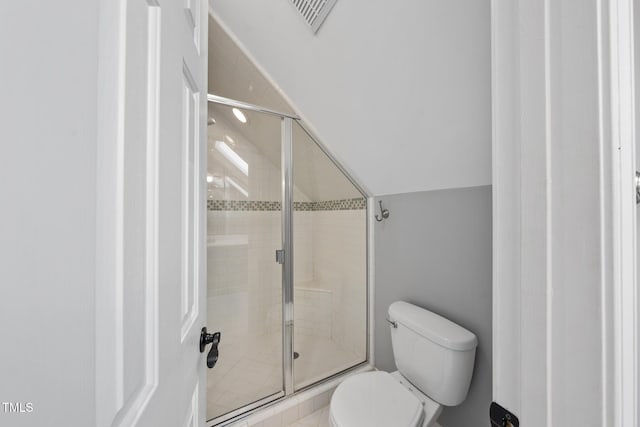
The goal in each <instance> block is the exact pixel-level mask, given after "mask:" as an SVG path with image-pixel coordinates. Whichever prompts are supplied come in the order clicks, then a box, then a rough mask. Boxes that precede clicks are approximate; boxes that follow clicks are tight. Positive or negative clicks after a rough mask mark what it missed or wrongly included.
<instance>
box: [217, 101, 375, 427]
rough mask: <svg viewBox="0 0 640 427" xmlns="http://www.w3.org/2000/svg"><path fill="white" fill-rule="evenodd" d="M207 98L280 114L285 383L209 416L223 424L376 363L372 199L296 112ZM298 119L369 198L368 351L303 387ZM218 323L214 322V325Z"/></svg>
mask: <svg viewBox="0 0 640 427" xmlns="http://www.w3.org/2000/svg"><path fill="white" fill-rule="evenodd" d="M207 101H208V102H211V103H214V104H219V105H224V106H227V107H232V108H239V109H243V110H248V111H253V112H257V113H261V114H267V115H272V116H276V117H279V118H280V120H281V131H280V138H281V145H280V150H281V167H280V169H281V178H282V184H281V192H282V196H281V203H282V210H281V218H282V246H281V249H282V250H284V262H283V263H282V326H283V328H282V334H283V336H282V350H283V352H282V374H283V375H282V378H283V385H282V390H281V391H280V392H278V393H275V394H272V395H270V396H266V397H264V398H262V399H260V400H258V401H255V402H253V403H250V404H248V405H245V406H242V407H240V408H238V409H236V410H234V411H231V412H229V413H227V414H224V415H221V416H219V417H217V418H213V419H211V420H207V426H208V427H212V426H216V427H220V426H224V425H227V424H229V423H232V422H236V421H238V420H239V419H240V418H243V417H247V416H249V415H250V414H252V413H253V412H255V411H257V410H258V409H261V408H264V407H265V406H268V405H272V404H275V403H278V402H280V401H281V400H282V399H285V398H287V397H290V396H292V395H294V394H296V393H300V392H302V391H305V390H308V389H310V388H312V387H316V386H318V385H320V384H323V383H325V382H327V381H330V380H332V379H334V378H336V377H338V376H341V375H344V374H346V373H348V372H351V371H354V370H356V369H359V368H361V367H362V366H365V365H368V364H373V351H372V349H373V337H372V334H371V333H370V328H371V325H372V323H373V322H372V319H371V316H372V312H373V310H372V307H371V305H372V304H373V298H372V292H371V286H372V280H373V279H372V276H373V274H372V271H371V268H372V265H373V263H372V262H371V257H372V256H373V253H372V251H371V250H370V245H371V244H372V242H373V234H372V228H371V226H372V221H371V218H372V211H371V206H372V205H373V204H372V203H371V202H372V200H373V198H372V196H371V195H370V194H369V192H368V191H366V190H365V189H364V188H363V187H362V185H360V184H359V183H358V182H356V181H355V180H354V179H353V178H352V177H351V175H350V174H349V173H348V172H347V171H346V170H345V168H343V167H342V166H341V165H340V163H338V161H337V160H336V159H335V157H334V156H333V155H332V154H331V153H330V152H329V151H328V150H327V148H326V147H325V146H324V145H323V144H322V143H321V142H320V141H319V139H318V138H317V137H316V136H315V134H314V133H313V132H312V131H311V130H310V129H309V128H308V126H305V124H304V122H303V121H302V119H301V118H300V117H299V116H298V115H296V114H290V113H285V112H281V111H277V110H272V109H270V108H266V107H262V106H259V105H255V104H250V103H247V102H243V101H237V100H234V99H229V98H225V97H222V96H218V95H214V94H208V95H207ZM294 121H296V122H297V123H298V124H299V125H300V127H301V128H302V129H303V130H304V131H305V132H306V133H307V135H308V136H309V137H310V139H311V140H312V141H313V142H314V143H315V144H316V146H317V147H318V148H319V149H320V151H322V153H323V154H324V155H326V156H327V158H328V159H329V160H330V161H331V163H333V164H334V165H335V166H336V168H338V170H339V171H340V172H341V173H342V174H343V175H344V176H345V177H346V178H347V180H348V181H349V182H350V183H351V184H352V185H353V186H354V187H355V188H356V189H357V190H358V191H359V192H360V193H361V194H362V196H363V197H364V198H365V200H366V242H365V243H366V351H365V356H366V357H365V360H363V361H362V362H360V363H357V364H356V365H354V366H351V367H349V368H346V369H344V370H342V371H340V372H337V373H335V374H332V375H329V376H327V377H325V378H323V379H321V380H318V381H316V382H314V383H312V384H309V385H307V386H305V387H301V388H300V389H298V390H296V389H295V385H294V367H293V360H294V359H293V353H294V352H293V338H294V337H293V333H294V323H295V322H294V300H293V294H294V280H293V273H294V272H293V167H294V165H293V122H294ZM211 326H212V327H215V325H211Z"/></svg>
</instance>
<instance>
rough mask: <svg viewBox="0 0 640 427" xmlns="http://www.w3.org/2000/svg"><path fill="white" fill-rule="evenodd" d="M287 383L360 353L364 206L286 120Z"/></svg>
mask: <svg viewBox="0 0 640 427" xmlns="http://www.w3.org/2000/svg"><path fill="white" fill-rule="evenodd" d="M292 134H293V184H294V192H293V200H294V206H293V207H294V213H293V223H294V228H293V248H294V256H293V259H294V280H293V283H294V298H293V299H294V306H295V310H294V311H295V314H294V331H295V332H294V340H293V341H294V351H295V354H296V356H297V357H296V358H295V360H294V362H293V367H294V373H293V377H294V388H295V389H296V390H299V389H301V388H304V387H306V386H308V385H310V384H313V383H315V382H317V381H320V380H322V379H324V378H327V377H329V376H331V375H334V374H337V373H339V372H341V371H343V370H345V369H348V368H350V367H352V366H355V365H357V364H359V363H362V362H364V361H366V359H367V209H366V208H367V204H366V198H365V196H364V195H363V193H362V192H361V191H360V190H359V189H358V187H356V185H355V184H354V183H352V182H351V181H350V180H349V179H348V178H347V176H346V175H345V174H344V173H343V172H342V170H340V169H339V168H338V167H337V166H336V164H335V163H334V162H333V161H332V160H331V159H330V158H329V157H328V156H327V155H326V154H325V152H324V151H322V150H321V149H320V147H319V145H318V144H316V142H315V141H314V139H313V138H311V136H310V135H309V134H308V133H307V132H306V131H305V130H304V129H303V128H302V127H301V126H300V125H299V124H298V123H294V124H293V132H292Z"/></svg>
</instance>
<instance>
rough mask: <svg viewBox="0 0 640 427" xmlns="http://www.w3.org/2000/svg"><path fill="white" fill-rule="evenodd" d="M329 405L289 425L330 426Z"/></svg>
mask: <svg viewBox="0 0 640 427" xmlns="http://www.w3.org/2000/svg"><path fill="white" fill-rule="evenodd" d="M329 426H330V424H329V407H328V406H326V407H324V408H322V409H320V410H318V411H315V412H313V413H312V414H311V415H308V416H306V417H304V418H302V419H301V420H298V421H296V422H295V423H293V424H289V425H288V426H287V427H329Z"/></svg>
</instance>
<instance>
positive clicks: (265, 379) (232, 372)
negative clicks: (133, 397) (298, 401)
mask: <svg viewBox="0 0 640 427" xmlns="http://www.w3.org/2000/svg"><path fill="white" fill-rule="evenodd" d="M225 344H226V346H223V345H222V342H221V346H220V358H219V360H218V364H217V365H216V366H215V367H214V368H213V369H211V370H209V372H208V375H207V396H208V397H207V398H208V405H207V419H212V418H216V417H218V416H220V415H223V414H225V413H228V412H230V411H232V410H235V409H237V408H239V407H242V406H245V405H247V404H250V403H252V402H255V401H257V400H260V399H262V398H264V397H267V396H270V395H273V394H276V393H278V392H279V391H280V390H281V389H282V357H281V354H282V353H281V348H282V341H281V337H280V335H279V334H270V335H264V336H262V337H251V338H249V337H246V338H244V339H241V340H238V341H236V342H227V343H225ZM295 350H296V351H297V352H299V353H300V357H299V358H298V359H296V360H295V362H294V376H295V377H294V378H295V384H296V388H302V387H304V386H306V385H309V384H312V383H314V382H315V381H318V380H319V379H322V378H325V377H327V376H329V375H332V374H335V373H337V372H340V371H342V370H344V369H347V368H349V367H351V366H354V365H356V364H357V363H359V362H361V361H362V360H361V359H360V358H358V357H357V356H356V355H354V354H351V353H350V352H347V351H345V350H343V349H342V348H340V347H339V346H338V345H337V344H336V343H335V342H334V341H332V340H331V339H328V338H322V337H314V336H308V335H301V336H298V337H296V339H295ZM312 415H314V414H312ZM309 417H310V416H309ZM309 417H307V418H309ZM301 421H302V420H301ZM301 421H300V422H301ZM310 421H311V422H313V419H310ZM296 425H298V424H296ZM300 425H316V424H300ZM322 425H324V424H322ZM327 425H328V424H327Z"/></svg>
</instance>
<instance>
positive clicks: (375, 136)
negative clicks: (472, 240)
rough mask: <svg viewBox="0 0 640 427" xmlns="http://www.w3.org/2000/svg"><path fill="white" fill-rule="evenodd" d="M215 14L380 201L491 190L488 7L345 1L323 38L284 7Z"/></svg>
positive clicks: (251, 2) (216, 4)
mask: <svg viewBox="0 0 640 427" xmlns="http://www.w3.org/2000/svg"><path fill="white" fill-rule="evenodd" d="M210 8H211V13H212V14H213V16H214V17H215V18H216V19H217V20H218V21H219V22H220V23H221V25H222V26H223V27H225V28H226V29H227V30H228V31H229V33H230V34H231V35H232V37H234V38H235V39H236V40H237V41H238V42H239V44H240V45H241V46H243V48H244V49H245V50H246V52H247V53H248V54H249V56H251V57H252V59H253V60H254V61H255V62H256V63H257V64H258V65H259V66H260V67H261V68H262V69H263V70H265V71H266V73H267V74H268V76H269V77H270V79H272V80H273V81H274V82H275V83H276V85H277V86H278V88H279V90H280V91H281V92H282V93H283V94H285V95H286V97H287V98H288V99H289V101H290V104H291V105H292V106H293V108H294V110H295V111H296V112H297V113H298V114H299V115H300V116H302V117H303V119H304V120H305V122H307V123H309V124H310V126H311V127H312V128H313V129H314V130H315V133H317V135H318V136H319V137H320V138H321V139H322V141H323V143H324V144H325V145H326V146H327V147H328V148H329V149H330V150H331V151H332V153H333V154H334V155H335V157H337V158H338V159H339V160H340V161H341V163H342V164H343V166H345V167H346V168H347V169H348V170H350V171H351V173H352V175H354V176H355V177H356V178H357V179H358V180H359V181H360V182H361V183H362V184H363V185H364V186H365V187H366V188H367V189H368V190H369V191H370V192H371V193H373V194H374V195H384V194H394V193H405V192H413V191H424V190H435V189H445V188H457V187H469V186H478V185H487V184H490V182H491V141H490V136H491V113H490V112H491V100H490V4H489V0H448V1H435V0H426V1H425V0H407V1H402V2H391V1H388V0H385V1H382V0H371V1H366V2H365V1H350V0H339V1H338V2H337V4H336V6H335V7H334V8H333V10H332V12H331V14H330V15H329V17H328V18H327V20H326V21H325V22H324V24H323V26H322V27H321V28H320V30H319V31H318V33H317V34H315V35H314V34H312V33H311V31H310V30H309V29H308V28H307V27H306V24H305V23H304V21H303V20H302V18H301V17H300V16H299V15H297V11H296V10H295V8H294V7H293V6H292V5H291V4H289V1H287V0H274V1H264V0H210Z"/></svg>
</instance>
